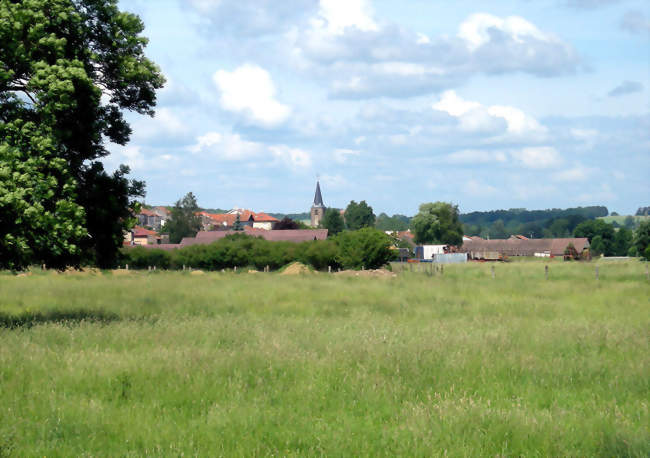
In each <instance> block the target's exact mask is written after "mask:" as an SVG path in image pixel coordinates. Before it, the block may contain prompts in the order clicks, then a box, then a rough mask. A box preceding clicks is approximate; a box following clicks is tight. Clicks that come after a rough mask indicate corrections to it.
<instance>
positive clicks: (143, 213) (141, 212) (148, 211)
mask: <svg viewBox="0 0 650 458" xmlns="http://www.w3.org/2000/svg"><path fill="white" fill-rule="evenodd" d="M140 215H146V216H156V214H155V213H154V212H153V211H152V210H149V209H146V208H143V209H141V210H140Z"/></svg>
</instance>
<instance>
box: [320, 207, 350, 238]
mask: <svg viewBox="0 0 650 458" xmlns="http://www.w3.org/2000/svg"><path fill="white" fill-rule="evenodd" d="M321 225H322V226H323V227H324V228H325V229H327V230H328V234H329V235H330V236H332V235H336V234H338V233H339V232H342V231H343V230H344V229H345V222H344V221H343V217H342V216H341V212H340V211H339V210H337V209H336V208H328V209H327V210H325V216H323V221H321Z"/></svg>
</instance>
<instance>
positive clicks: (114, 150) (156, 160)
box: [103, 143, 178, 172]
mask: <svg viewBox="0 0 650 458" xmlns="http://www.w3.org/2000/svg"><path fill="white" fill-rule="evenodd" d="M109 150H110V151H111V154H110V155H109V156H107V157H106V158H104V160H103V162H104V163H105V165H106V167H107V168H108V169H109V170H111V169H116V168H117V167H118V165H119V164H126V165H128V166H129V167H130V168H131V170H133V171H135V172H142V171H151V170H164V169H166V168H169V167H173V166H174V165H175V164H176V163H177V162H178V158H177V157H176V156H173V155H171V154H152V153H151V152H150V151H149V150H145V151H146V152H145V151H143V147H142V146H140V145H126V146H122V145H116V144H113V143H111V145H110V146H109Z"/></svg>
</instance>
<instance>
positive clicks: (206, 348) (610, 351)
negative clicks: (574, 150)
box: [0, 263, 650, 456]
mask: <svg viewBox="0 0 650 458" xmlns="http://www.w3.org/2000/svg"><path fill="white" fill-rule="evenodd" d="M593 269H594V265H593V264H586V265H583V264H571V263H560V264H553V265H552V266H551V277H550V279H549V281H548V282H547V281H545V280H544V279H543V278H544V277H543V267H541V271H540V265H538V264H537V263H531V264H526V263H517V264H516V265H512V264H510V265H499V266H497V278H496V279H492V278H491V273H490V270H489V266H484V265H464V266H446V267H445V273H444V275H443V276H440V275H438V276H433V277H429V276H427V275H424V274H418V273H413V274H411V273H408V272H407V273H404V274H402V275H400V276H399V277H398V278H395V279H373V278H356V277H352V278H341V277H333V276H328V275H318V276H309V277H304V276H303V277H280V276H277V275H273V274H271V275H264V274H258V275H233V274H208V275H205V276H201V277H192V276H190V275H187V274H182V273H155V274H154V273H152V274H148V273H135V274H131V275H129V276H125V277H110V276H94V277H87V278H83V277H62V276H54V275H34V276H33V277H28V278H15V277H9V276H0V287H1V288H2V292H3V294H2V296H1V297H0V312H1V313H5V314H13V315H19V314H21V313H25V311H26V310H27V309H29V310H30V311H31V312H30V313H42V314H47V313H51V312H54V311H57V310H95V311H97V310H102V311H104V312H105V313H110V314H115V315H116V316H117V317H119V320H116V321H112V322H110V323H109V324H107V325H106V324H104V325H98V324H97V323H93V322H89V321H86V320H81V321H79V322H78V323H77V324H76V325H75V326H68V325H64V324H62V323H60V322H56V321H55V322H48V323H42V324H40V325H37V326H33V327H31V328H29V329H28V328H25V327H22V328H15V329H0V342H1V345H0V391H1V392H0V395H1V397H0V450H1V449H2V447H5V448H6V449H7V450H9V449H10V450H12V453H14V454H16V455H19V456H35V455H48V456H49V455H59V456H70V455H84V454H87V455H97V456H116V455H143V454H154V455H179V454H182V453H185V454H198V455H228V456H232V455H235V456H251V455H270V454H275V455H321V454H326V455H365V456H369V455H409V456H411V455H427V456H429V455H443V454H448V455H453V456H478V455H526V456H549V455H552V456H567V455H571V456H587V455H589V456H592V455H593V456H647V455H648V453H650V446H649V442H650V433H649V432H648V424H649V422H648V420H649V416H648V398H649V396H648V395H649V394H650V387H649V380H650V377H649V373H648V356H647V355H648V336H649V333H648V330H649V324H650V318H649V316H650V314H649V313H648V312H649V311H650V310H649V303H650V288H649V286H648V283H646V282H645V281H644V280H643V279H644V270H643V267H642V266H641V265H640V264H638V263H616V265H611V266H610V265H607V266H601V267H600V280H599V281H596V280H595V276H594V275H593ZM3 444H5V445H3Z"/></svg>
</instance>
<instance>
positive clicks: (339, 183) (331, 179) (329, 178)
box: [320, 174, 348, 188]
mask: <svg viewBox="0 0 650 458" xmlns="http://www.w3.org/2000/svg"><path fill="white" fill-rule="evenodd" d="M320 181H321V182H322V183H323V184H324V185H325V186H326V187H327V188H343V187H346V186H348V181H347V180H346V179H345V178H344V177H343V176H342V175H340V174H337V175H323V176H321V177H320Z"/></svg>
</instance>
